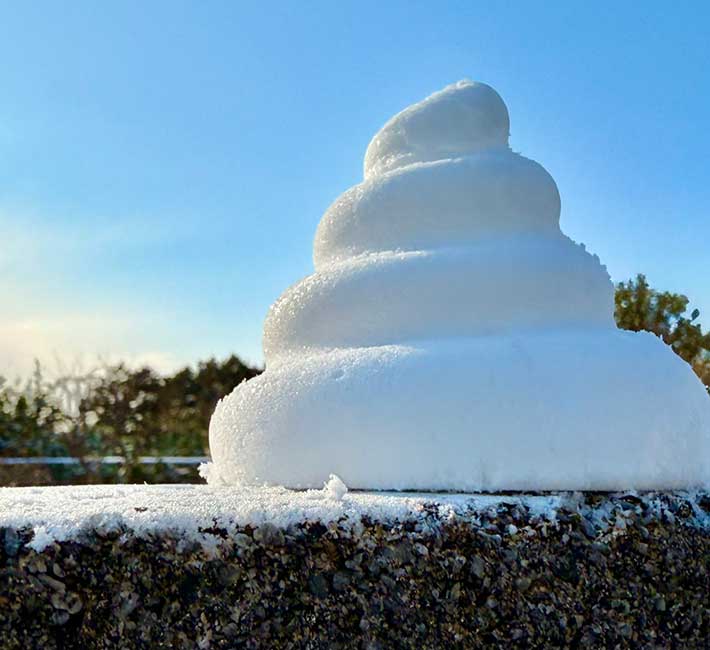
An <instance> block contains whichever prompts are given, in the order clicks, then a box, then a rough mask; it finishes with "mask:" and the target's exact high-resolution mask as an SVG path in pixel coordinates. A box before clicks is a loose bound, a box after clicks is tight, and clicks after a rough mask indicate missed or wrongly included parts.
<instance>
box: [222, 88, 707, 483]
mask: <svg viewBox="0 0 710 650" xmlns="http://www.w3.org/2000/svg"><path fill="white" fill-rule="evenodd" d="M508 131H509V119H508V111H507V109H506V107H505V104H504V103H503V101H502V100H501V98H500V97H499V96H498V94H497V93H496V92H495V91H494V90H493V89H492V88H490V87H489V86H486V85H485V84H479V83H474V82H469V81H462V82H459V83H457V84H454V85H452V86H448V87H447V88H445V89H443V90H442V91H440V92H438V93H435V94H434V95H432V96H431V97H429V98H427V99H425V100H424V101H422V102H419V103H418V104H415V105H414V106H411V107H409V108H407V109H406V110H404V111H403V112H401V113H399V114H398V115H396V116H395V117H394V118H392V119H391V120H390V121H389V122H388V123H387V124H386V125H385V126H384V127H383V128H382V129H381V130H380V132H379V133H378V134H377V135H376V136H375V137H374V138H373V140H372V142H371V143H370V146H369V147H368V150H367V153H366V156H365V181H364V182H363V183H361V184H359V185H357V186H355V187H353V188H352V189H350V190H348V191H346V192H345V193H344V194H343V195H342V196H341V197H340V198H338V199H337V200H336V201H335V203H334V204H333V205H332V206H331V207H330V208H329V209H328V211H327V212H326V213H325V215H324V217H323V219H322V220H321V223H320V225H319V226H318V230H317V233H316V238H315V244H314V263H315V268H316V272H315V273H314V274H313V275H311V276H309V277H307V278H305V279H304V280H302V281H300V282H298V283H297V284H295V285H294V286H293V287H291V288H290V289H288V290H287V291H286V292H285V293H284V295H283V296H282V297H281V298H279V300H278V301H277V302H276V303H275V304H274V305H273V306H272V308H271V310H270V311H269V314H268V316H267V319H266V323H265V325H264V353H265V358H266V362H267V370H266V372H265V373H264V374H263V375H261V376H260V377H257V378H255V379H253V380H251V381H249V382H247V383H245V384H242V385H241V386H239V387H237V388H236V389H235V391H234V392H233V393H232V394H231V395H229V396H228V397H227V398H225V399H224V400H223V401H222V402H221V403H220V404H219V405H218V407H217V409H216V411H215V414H214V416H213V419H212V422H211V424H210V448H211V454H212V458H213V461H214V464H213V466H212V467H211V468H210V469H209V480H210V482H211V483H228V484H240V485H258V484H263V483H267V484H276V485H286V486H291V487H304V488H305V487H317V486H320V485H322V484H323V481H325V480H326V479H327V477H328V476H329V475H330V474H331V473H332V472H336V473H337V474H339V475H340V476H341V477H342V478H343V479H344V480H345V482H346V483H347V484H348V485H350V486H351V487H354V488H363V489H365V488H369V489H421V490H426V489H429V490H432V489H434V490H440V489H445V490H510V489H520V490H525V489H532V490H554V489H564V490H579V489H604V490H613V489H628V488H636V489H654V488H655V489H669V488H679V487H691V486H699V485H706V484H710V399H708V396H707V394H706V393H705V390H704V388H703V387H702V385H701V384H700V381H699V380H698V379H697V378H696V377H695V375H694V374H693V373H692V371H691V369H690V368H689V366H688V365H687V364H686V363H685V362H684V361H682V360H681V359H680V358H678V357H677V356H675V355H674V354H673V352H672V351H671V350H670V349H669V348H667V347H666V346H665V345H664V344H663V343H662V342H661V341H660V340H659V339H657V338H655V337H653V336H652V335H650V334H646V333H638V334H635V333H629V332H620V331H618V330H617V329H616V326H615V324H614V318H613V309H614V288H613V285H612V283H611V281H610V279H609V276H608V274H607V272H606V269H605V268H604V267H603V266H602V265H601V264H600V262H599V259H598V258H597V257H596V256H593V255H590V254H589V253H588V252H587V251H586V250H585V249H584V246H581V245H577V244H575V243H574V242H573V241H572V240H570V239H569V238H568V237H566V236H565V235H564V234H563V233H562V232H561V231H560V228H559V216H560V198H559V193H558V191H557V187H556V185H555V182H554V180H553V179H552V177H551V176H550V175H549V174H548V173H547V172H546V171H545V170H544V169H543V168H542V167H541V166H540V165H538V164H537V163H535V162H533V161H531V160H528V159H526V158H523V157H522V156H519V155H517V154H514V153H513V152H511V151H510V149H509V148H508Z"/></svg>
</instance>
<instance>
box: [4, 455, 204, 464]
mask: <svg viewBox="0 0 710 650" xmlns="http://www.w3.org/2000/svg"><path fill="white" fill-rule="evenodd" d="M209 460H210V459H209V457H208V456H139V457H138V459H137V462H138V464H140V465H158V464H164V465H199V464H200V463H207V462H209ZM82 462H84V463H95V464H97V465H122V464H123V463H125V462H126V459H125V458H124V457H123V456H89V457H86V458H84V459H80V458H76V457H75V456H27V457H19V456H17V457H14V456H8V457H0V465H81V464H82Z"/></svg>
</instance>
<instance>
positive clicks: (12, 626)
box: [0, 495, 710, 650]
mask: <svg viewBox="0 0 710 650" xmlns="http://www.w3.org/2000/svg"><path fill="white" fill-rule="evenodd" d="M587 499H588V500H596V502H597V505H599V504H601V507H606V505H607V503H606V502H605V501H604V500H605V499H606V500H608V506H609V509H610V510H614V509H616V510H618V511H619V512H620V513H622V514H623V517H618V518H617V525H616V526H614V527H612V528H611V529H607V530H599V529H597V528H595V526H594V525H593V523H591V522H590V521H589V520H588V519H586V518H585V517H582V516H580V514H579V512H576V511H572V510H565V509H564V508H563V509H562V510H560V511H559V512H558V513H557V518H556V522H550V521H544V520H541V519H539V518H536V517H534V516H533V515H532V514H531V513H530V512H528V511H527V510H526V509H524V508H521V507H517V506H505V507H499V508H498V509H497V511H490V512H483V513H481V515H480V521H478V520H476V521H474V520H461V519H457V518H450V517H448V516H445V515H443V514H441V515H440V514H439V511H438V510H437V507H436V506H435V505H432V507H431V510H430V512H429V513H428V514H427V515H426V522H425V524H426V525H415V523H414V522H404V523H398V524H389V525H383V524H381V523H374V522H372V521H368V520H367V519H364V520H363V521H362V522H361V523H362V525H361V526H347V525H345V523H347V522H342V521H341V522H339V523H333V524H330V525H328V526H324V525H323V524H320V523H306V524H301V525H298V526H292V527H290V528H287V529H280V528H276V527H274V526H273V525H268V524H267V525H265V526H262V527H259V528H252V527H248V526H247V527H242V528H241V529H239V530H238V531H237V532H233V533H232V534H230V535H228V534H227V533H226V532H225V531H220V530H219V529H211V532H212V533H213V534H217V535H221V536H222V537H224V538H225V539H224V544H223V546H222V548H220V549H218V550H217V551H216V552H214V553H212V554H209V553H206V551H204V550H203V549H202V548H201V547H199V546H197V545H196V544H188V543H186V542H185V540H184V539H181V538H176V537H175V536H174V535H171V534H168V533H166V534H164V535H162V536H161V535H156V536H153V537H150V538H147V539H138V538H136V537H135V536H134V535H133V534H132V533H131V532H130V531H129V530H126V529H123V530H122V529H118V530H115V529H114V530H111V531H110V532H107V531H102V530H101V529H99V528H97V529H95V530H89V531H86V534H85V535H84V536H83V537H82V538H81V539H80V541H67V542H62V543H54V544H52V545H50V546H49V547H47V548H46V549H45V550H43V551H42V552H41V553H36V552H34V551H32V550H29V549H28V548H27V547H26V546H25V545H24V543H25V542H27V541H28V540H29V539H30V532H29V531H28V530H14V529H4V530H2V531H0V542H3V543H2V544H0V585H2V590H1V591H0V638H2V640H3V644H2V647H3V649H4V650H16V649H17V650H20V649H21V650H31V649H34V648H37V649H40V648H41V649H43V650H51V649H54V648H67V649H72V648H77V649H79V648H81V649H82V650H91V649H99V648H101V649H109V648H116V649H118V648H150V649H156V648H184V649H188V648H189V649H193V648H211V649H218V648H222V649H227V648H229V649H230V650H231V649H235V648H249V649H261V648H263V649H268V650H279V649H282V648H283V649H286V648H288V649H290V650H295V649H301V648H302V649H306V648H308V649H311V650H315V649H321V648H322V649H323V650H338V649H340V650H345V649H351V648H352V649H356V648H357V649H361V650H389V649H398V648H402V649H406V648H411V649H412V650H415V649H416V650H427V649H447V650H449V649H456V648H461V649H464V648H465V649H476V648H481V649H483V648H486V649H488V650H490V649H492V648H500V649H506V650H508V649H511V648H517V649H527V648H545V649H550V648H575V649H578V648H599V649H602V648H604V649H608V648H638V649H640V650H659V649H661V648H669V649H670V648H679V649H680V648H682V649H683V650H701V649H702V650H707V648H708V639H710V600H709V593H710V591H709V590H710V530H709V529H708V528H703V527H702V526H699V525H697V524H691V523H689V522H690V519H691V518H692V517H693V513H694V512H695V513H696V514H697V512H698V511H699V509H704V511H705V514H706V515H707V513H708V512H710V498H708V497H707V496H701V497H698V498H696V499H694V500H693V499H683V498H677V497H672V498H670V497H669V499H668V503H667V505H668V509H667V511H664V512H659V511H658V510H654V509H652V508H650V507H648V506H647V505H644V504H643V503H642V502H640V501H639V500H636V499H635V497H632V496H627V497H606V496H603V495H587ZM350 523H352V522H350Z"/></svg>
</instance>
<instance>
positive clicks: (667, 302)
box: [614, 274, 710, 391]
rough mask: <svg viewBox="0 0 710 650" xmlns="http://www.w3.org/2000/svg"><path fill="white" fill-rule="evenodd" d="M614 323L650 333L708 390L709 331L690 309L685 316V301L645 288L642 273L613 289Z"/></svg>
mask: <svg viewBox="0 0 710 650" xmlns="http://www.w3.org/2000/svg"><path fill="white" fill-rule="evenodd" d="M615 302H616V311H615V314H614V315H615V317H616V323H617V325H618V326H619V327H620V328H622V329H626V330H632V331H635V332H638V331H640V330H646V331H648V332H653V333H654V334H655V335H656V336H659V337H660V338H662V339H663V341H664V342H665V343H667V344H668V345H670V346H671V348H673V351H674V352H675V353H676V354H677V355H678V356H680V357H681V358H683V359H685V360H686V361H687V362H688V363H689V364H690V365H691V367H692V368H693V370H694V371H695V372H696V373H697V375H698V377H700V380H701V381H702V382H703V384H705V386H706V387H708V390H709V391H710V332H708V333H703V331H702V328H701V326H700V323H699V322H698V317H699V316H700V312H699V311H698V310H697V309H694V310H693V311H692V312H691V313H690V314H689V315H686V311H687V309H688V302H689V301H688V298H687V297H686V296H684V295H682V294H678V293H670V292H669V291H656V290H654V289H651V288H650V287H649V286H648V282H647V281H646V277H645V276H644V275H642V274H639V275H637V276H636V278H635V279H634V280H629V281H628V282H620V283H619V284H618V285H617V287H616V296H615Z"/></svg>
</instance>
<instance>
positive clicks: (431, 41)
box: [0, 1, 710, 374]
mask: <svg viewBox="0 0 710 650" xmlns="http://www.w3.org/2000/svg"><path fill="white" fill-rule="evenodd" d="M13 4H14V6H5V7H4V8H3V12H2V14H3V15H2V20H1V21H0V60H2V62H3V64H2V66H0V235H1V238H0V295H1V296H2V303H1V304H2V313H0V374H13V373H17V372H20V373H22V372H26V370H27V369H28V368H29V366H30V363H31V360H32V358H33V357H34V356H38V357H40V358H41V359H42V360H43V361H45V362H47V363H48V364H49V365H50V366H51V365H52V364H53V363H56V362H55V361H54V358H55V357H58V358H59V359H62V360H63V361H64V362H65V363H68V362H72V361H74V360H77V359H83V360H84V361H85V362H87V361H88V362H91V360H92V359H96V358H97V355H101V356H102V357H104V358H107V359H117V358H125V359H128V360H129V361H132V362H141V361H148V362H150V363H153V364H155V365H156V366H157V367H159V368H161V369H165V370H168V369H170V368H172V367H175V366H176V365H178V364H181V363H192V362H195V361H197V360H198V359H202V358H206V357H208V356H210V355H218V356H224V355H226V354H229V353H231V352H236V353H237V354H239V355H241V356H242V357H244V358H245V359H247V360H248V361H251V362H256V363H259V362H261V342H260V339H261V326H262V322H263V318H264V316H265V314H266V310H267V309H268V306H269V304H270V303H271V302H273V301H274V299H275V298H276V297H278V295H279V294H280V293H281V292H282V291H283V290H284V289H285V288H286V287H287V286H288V285H290V284H292V283H293V282H295V281H296V280H298V279H299V278H300V277H302V276H304V275H306V274H308V273H309V272H310V271H311V269H312V264H311V244H312V237H313V234H314V232H315V228H316V225H317V223H318V220H319V219H320V216H321V214H322V213H323V212H324V210H325V209H326V208H327V207H328V205H329V204H330V202H331V201H332V200H333V199H335V198H336V196H337V195H338V194H340V193H341V192H342V191H344V190H345V189H347V188H348V187H349V186H351V185H353V184H355V183H356V182H358V181H359V180H360V178H361V175H362V157H363V154H364V151H365V148H366V146H367V144H368V142H369V140H370V138H371V137H372V135H373V134H374V133H375V131H376V130H377V129H378V128H379V127H380V126H381V125H382V124H383V123H384V122H385V121H386V120H387V119H388V118H389V117H390V116H391V115H392V114H394V113H395V112H397V111H399V110H401V109H402V108H404V107H405V106H406V105H408V104H410V103H412V102H414V101H417V100H419V99H421V98H423V97H424V96H426V95H428V94H430V93H431V92H433V91H435V90H437V89H439V88H440V87H442V86H444V85H446V84H448V83H450V82H453V81H455V80H458V79H460V78H462V77H470V78H473V79H477V80H480V81H485V82H487V83H489V84H491V85H492V86H494V87H495V88H496V89H497V90H498V91H499V93H500V94H501V95H502V97H503V98H504V100H505V101H506V103H507V105H508V108H509V111H510V114H511V145H512V147H513V149H514V150H516V151H519V152H521V153H523V154H524V155H526V156H528V157H531V158H533V159H535V160H537V161H539V162H540V163H542V164H543V165H544V166H545V167H546V168H547V169H548V170H549V171H550V173H551V174H552V175H553V177H554V178H555V179H556V181H557V184H558V186H559V188H560V192H561V195H562V206H563V207H562V227H563V230H564V231H565V232H566V233H567V234H569V235H570V236H571V237H572V238H573V239H575V240H576V241H581V242H584V243H585V244H586V245H587V247H588V248H589V249H590V250H591V251H592V252H595V253H597V254H598V255H599V256H600V257H601V259H602V262H604V263H605V264H606V265H607V267H608V269H609V271H610V273H611V275H612V278H613V279H614V280H615V281H618V280H622V279H626V278H628V277H630V276H632V275H634V274H635V273H637V272H643V273H646V274H647V276H648V277H649V279H650V281H651V283H652V284H653V285H654V286H657V287H659V288H664V289H670V290H674V291H680V292H684V293H686V294H687V295H688V296H689V297H690V298H691V302H692V305H693V306H697V307H699V308H700V309H701V311H702V312H703V313H704V314H705V322H710V273H709V271H710V264H709V262H708V260H709V254H708V241H709V239H708V234H709V227H708V223H710V214H709V211H708V205H709V204H710V182H709V181H710V172H709V169H710V167H709V166H708V164H707V159H706V158H707V152H708V151H709V150H710V129H709V128H708V126H709V122H710V118H709V117H708V116H710V74H709V73H708V69H709V68H710V46H709V45H708V39H707V33H706V30H707V24H708V21H709V20H710V10H709V9H708V8H707V7H708V6H710V5H707V3H701V2H697V3H691V2H683V3H650V2H646V3H643V4H642V3H612V2H606V3H582V2H559V3H558V2H539V3H524V2H510V3H507V2H481V3H478V2H460V3H459V2H444V3H431V2H387V3H382V2H356V3H349V2H337V3H335V2H330V3H326V2H322V3H311V2H299V3H296V2H293V3H278V4H267V3H263V2H262V3H253V4H240V3H237V2H224V3H221V2H205V3H198V2H192V3H183V2H176V1H170V2H147V3H144V2H123V3H118V2H116V3H113V2H111V3H109V2H106V3H94V2H86V3H82V2H72V3H59V2H55V3H40V2H37V3H19V2H17V3H13ZM30 4H31V6H29V5H30Z"/></svg>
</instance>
